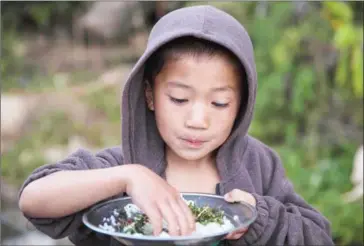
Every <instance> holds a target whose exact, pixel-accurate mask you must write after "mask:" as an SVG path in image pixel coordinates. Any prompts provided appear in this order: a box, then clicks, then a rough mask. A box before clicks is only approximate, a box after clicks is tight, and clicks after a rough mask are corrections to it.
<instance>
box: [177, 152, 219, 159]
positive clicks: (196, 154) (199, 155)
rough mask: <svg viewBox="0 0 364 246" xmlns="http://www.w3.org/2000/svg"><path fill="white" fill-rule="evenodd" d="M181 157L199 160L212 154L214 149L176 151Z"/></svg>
mask: <svg viewBox="0 0 364 246" xmlns="http://www.w3.org/2000/svg"><path fill="white" fill-rule="evenodd" d="M175 153H176V154H177V155H178V156H179V157H180V158H181V159H183V160H186V161H198V160H201V159H203V158H206V157H207V156H210V155H211V154H212V151H176V152H175Z"/></svg>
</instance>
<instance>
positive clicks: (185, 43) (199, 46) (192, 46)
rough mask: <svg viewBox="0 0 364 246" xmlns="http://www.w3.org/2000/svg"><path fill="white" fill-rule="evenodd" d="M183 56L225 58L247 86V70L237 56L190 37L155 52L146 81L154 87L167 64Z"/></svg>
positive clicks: (148, 64)
mask: <svg viewBox="0 0 364 246" xmlns="http://www.w3.org/2000/svg"><path fill="white" fill-rule="evenodd" d="M183 55H191V56H196V57H198V56H207V57H213V56H215V55H222V56H225V57H227V58H228V60H229V61H230V62H231V64H232V65H233V66H234V68H235V70H236V72H237V74H238V75H239V76H240V79H241V80H243V82H245V83H243V84H246V74H245V69H244V67H243V66H242V64H241V63H240V61H239V59H238V58H237V57H236V56H235V54H233V53H232V52H231V51H230V50H228V49H227V48H225V47H223V46H222V45H219V44H217V43H214V42H211V41H208V40H204V39H199V38H195V37H190V36H187V37H181V38H177V39H174V40H172V41H170V42H168V43H167V44H165V45H163V46H162V47H160V48H159V49H158V50H157V51H156V52H154V53H153V54H152V55H151V56H150V57H149V59H148V60H147V61H146V63H145V70H144V79H145V80H146V81H148V82H149V83H150V85H151V86H153V84H154V80H155V78H156V76H157V75H158V74H159V72H160V71H161V70H162V68H163V66H164V65H165V63H166V62H167V61H169V60H171V59H178V58H180V57H181V56H183ZM244 91H245V90H244Z"/></svg>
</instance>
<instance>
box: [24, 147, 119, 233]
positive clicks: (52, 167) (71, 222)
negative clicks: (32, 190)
mask: <svg viewBox="0 0 364 246" xmlns="http://www.w3.org/2000/svg"><path fill="white" fill-rule="evenodd" d="M121 164H123V158H122V151H121V147H113V148H107V149H104V150H102V151H100V152H98V153H96V154H93V153H91V152H90V151H88V150H84V149H80V150H78V151H76V152H75V153H73V154H71V155H70V156H69V157H67V158H66V159H64V160H62V161H59V162H58V163H55V164H47V165H44V166H41V167H39V168H37V169H36V170H34V171H33V172H32V173H31V174H30V176H29V177H28V178H27V179H26V180H25V182H24V184H23V185H22V187H21V189H20V192H19V197H20V195H21V193H22V192H23V190H24V188H25V187H26V186H27V185H28V184H30V183H31V182H33V181H35V180H37V179H40V178H42V177H45V176H47V175H50V174H52V173H55V172H58V171H65V170H88V169H99V168H109V167H113V166H117V165H121ZM83 212H84V211H80V212H78V213H75V214H71V215H68V216H65V217H62V218H57V219H44V218H41V219H40V218H31V217H29V216H27V215H26V214H24V216H25V217H26V218H27V219H28V220H29V221H30V222H31V223H32V224H33V225H34V227H35V228H36V229H38V230H39V231H41V232H43V233H45V234H46V235H48V236H50V237H52V238H54V239H57V238H63V237H67V236H70V235H71V234H77V237H78V238H79V239H82V238H83V237H86V236H87V235H86V234H88V233H90V232H89V231H88V230H86V229H85V228H84V226H83V223H82V214H83Z"/></svg>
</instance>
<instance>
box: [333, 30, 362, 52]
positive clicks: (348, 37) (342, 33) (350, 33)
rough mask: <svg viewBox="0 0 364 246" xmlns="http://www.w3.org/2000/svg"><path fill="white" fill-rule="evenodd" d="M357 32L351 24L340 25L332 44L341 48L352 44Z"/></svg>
mask: <svg viewBox="0 0 364 246" xmlns="http://www.w3.org/2000/svg"><path fill="white" fill-rule="evenodd" d="M356 37H357V32H356V31H355V29H354V26H352V25H351V24H345V25H341V26H340V27H339V28H338V29H337V31H336V33H335V36H334V44H335V45H336V47H338V48H340V49H342V48H346V47H349V46H351V45H353V44H354V43H355V41H356Z"/></svg>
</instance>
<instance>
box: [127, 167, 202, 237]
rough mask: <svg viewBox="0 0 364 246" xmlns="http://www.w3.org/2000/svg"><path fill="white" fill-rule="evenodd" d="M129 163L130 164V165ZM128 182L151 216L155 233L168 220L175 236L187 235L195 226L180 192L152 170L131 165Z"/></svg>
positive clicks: (129, 191) (131, 193) (136, 200)
mask: <svg viewBox="0 0 364 246" xmlns="http://www.w3.org/2000/svg"><path fill="white" fill-rule="evenodd" d="M128 166H129V165H128ZM128 169H129V170H130V175H128V179H127V181H126V193H127V194H128V195H129V196H131V198H132V200H133V203H135V205H137V206H138V207H139V208H140V209H141V210H142V211H143V212H144V213H145V214H146V215H147V216H148V217H149V219H150V222H151V223H152V225H153V231H154V234H155V235H159V234H160V232H161V231H162V220H163V219H164V220H165V221H166V222H167V223H168V231H169V234H170V235H172V236H177V235H188V234H190V233H192V232H193V231H194V229H195V219H194V216H193V215H192V212H191V210H190V209H189V207H188V206H187V204H186V203H185V202H184V201H183V200H182V198H181V196H180V193H179V192H178V191H177V190H176V189H175V188H173V187H172V186H170V185H169V184H168V183H167V182H166V181H165V180H164V179H162V178H161V177H159V176H158V175H157V174H156V173H154V172H153V171H151V170H150V169H148V168H146V167H144V166H142V165H138V164H132V165H130V166H129V167H128Z"/></svg>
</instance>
